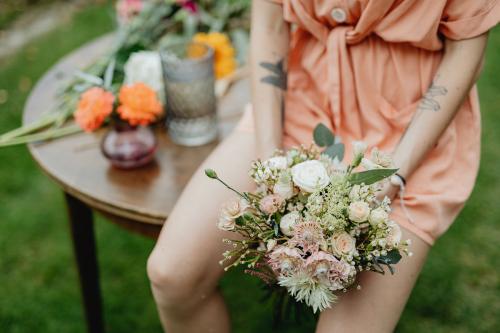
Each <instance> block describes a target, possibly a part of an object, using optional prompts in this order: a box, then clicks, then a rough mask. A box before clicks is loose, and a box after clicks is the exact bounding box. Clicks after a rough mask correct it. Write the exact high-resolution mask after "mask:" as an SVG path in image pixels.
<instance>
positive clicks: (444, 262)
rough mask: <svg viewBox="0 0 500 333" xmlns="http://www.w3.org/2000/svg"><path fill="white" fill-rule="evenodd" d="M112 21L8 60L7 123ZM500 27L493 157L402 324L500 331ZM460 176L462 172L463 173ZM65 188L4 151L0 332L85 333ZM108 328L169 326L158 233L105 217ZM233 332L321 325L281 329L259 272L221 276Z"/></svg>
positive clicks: (0, 113) (490, 65) (3, 112)
mask: <svg viewBox="0 0 500 333" xmlns="http://www.w3.org/2000/svg"><path fill="white" fill-rule="evenodd" d="M112 28H113V20H112V11H111V8H110V7H109V6H106V5H91V6H88V7H86V8H85V9H84V10H82V11H81V12H79V13H78V14H77V15H76V16H75V17H74V18H73V19H72V20H71V21H68V22H64V23H63V24H62V25H61V26H60V27H59V28H57V29H56V30H54V31H52V32H50V33H48V34H47V35H44V36H43V37H40V38H38V39H37V40H35V41H33V42H31V43H29V44H28V45H26V47H24V48H23V49H22V50H20V51H19V52H17V53H16V54H14V55H13V56H11V57H9V58H8V59H4V60H0V132H5V131H6V130H8V129H11V128H13V127H16V126H18V125H19V124H20V121H21V113H22V109H23V105H24V102H25V100H26V97H27V95H28V93H29V90H30V88H31V87H32V85H33V83H34V82H36V81H37V80H38V79H39V78H40V77H41V76H42V75H43V73H44V72H45V71H46V70H47V69H48V68H50V67H51V66H52V65H53V64H54V63H55V62H57V60H58V59H59V58H61V57H62V56H63V55H65V54H66V53H68V52H70V51H71V50H73V49H75V48H77V47H78V46H80V45H82V44H83V43H85V42H86V41H89V40H91V39H93V38H95V37H97V36H99V35H101V34H103V33H105V32H107V31H110V30H111V29H112ZM499 59H500V29H499V28H496V29H495V30H494V31H493V32H492V33H491V36H490V43H489V47H488V50H487V62H486V66H485V69H484V73H483V75H482V77H481V80H480V82H479V91H480V97H481V104H482V121H483V137H482V142H483V145H482V160H481V169H480V173H479V177H478V182H477V186H476V188H475V190H474V193H473V195H472V198H471V200H470V201H469V203H468V204H467V206H466V207H465V209H464V210H463V212H462V214H461V215H460V217H459V218H458V220H457V221H456V223H454V225H453V226H452V228H451V229H450V231H449V232H447V233H446V234H445V235H444V236H443V237H442V238H441V239H440V240H439V241H438V242H437V244H436V245H435V246H434V248H433V249H432V252H431V254H430V257H429V260H428V262H427V264H426V265H425V268H424V270H423V272H422V275H421V277H420V279H419V281H418V283H417V286H416V288H415V290H414V292H413V294H412V296H411V299H410V301H409V303H408V306H407V308H406V309H405V311H404V313H403V316H402V319H401V322H400V324H399V325H398V328H397V332H405V333H408V332H456V333H459V332H494V331H495V330H496V329H498V327H500V319H499V314H500V298H499V294H500V284H499V268H498V264H499V260H498V255H499V251H498V243H499V240H500V231H499V230H500V229H499V228H498V226H497V225H496V224H497V221H498V219H499V218H500V205H498V204H497V202H498V199H499V198H500V175H499V172H498V166H499V164H498V161H499V160H500V130H499V129H500V121H499V116H498V113H499V112H500V110H499V108H500V97H499V96H500V94H499V92H500V61H499ZM457 181H460V179H457ZM65 214H66V212H65V206H64V201H63V196H62V194H61V191H60V190H59V188H58V187H57V186H56V185H55V184H54V183H52V182H51V181H49V180H48V178H47V177H45V176H44V175H43V174H42V173H41V171H40V170H39V169H38V168H37V166H36V165H35V163H34V162H33V161H32V159H31V157H30V156H29V153H28V152H27V150H26V148H25V147H15V148H7V149H2V150H0V332H6V333H18V332H84V331H85V324H84V321H83V314H82V308H81V303H80V294H79V288H78V278H77V275H76V270H75V265H74V260H73V253H72V248H71V242H70V237H69V233H68V226H67V219H66V215H65ZM96 234H97V243H98V255H99V263H100V270H101V286H102V290H103V298H104V310H105V320H106V326H107V329H108V332H161V327H160V325H159V322H158V319H157V314H156V309H155V306H154V303H153V300H152V298H151V294H150V291H149V284H148V280H147V277H146V272H145V263H146V259H147V257H148V254H149V252H150V251H151V249H152V247H153V244H154V243H153V241H151V240H149V239H145V238H143V237H141V236H137V235H133V234H130V233H128V232H126V231H123V230H122V229H120V228H118V227H116V226H115V225H112V224H110V223H108V222H106V221H105V220H104V219H102V218H100V217H97V219H96ZM222 287H223V291H224V293H225V294H226V295H228V296H229V304H230V307H231V310H232V313H233V321H234V332H236V333H241V332H243V333H247V332H248V333H250V332H262V333H267V332H312V331H313V327H314V325H313V323H312V322H307V323H304V324H302V325H300V326H295V327H292V326H291V325H284V326H282V327H281V328H280V329H278V330H273V329H272V328H271V322H272V320H271V315H270V308H269V307H268V306H266V307H261V305H262V304H261V303H260V298H259V296H258V295H259V294H260V291H259V289H258V286H257V283H256V281H255V280H254V279H253V278H250V277H248V276H244V275H242V274H239V272H233V273H229V274H228V276H226V277H225V278H224V279H223V281H222Z"/></svg>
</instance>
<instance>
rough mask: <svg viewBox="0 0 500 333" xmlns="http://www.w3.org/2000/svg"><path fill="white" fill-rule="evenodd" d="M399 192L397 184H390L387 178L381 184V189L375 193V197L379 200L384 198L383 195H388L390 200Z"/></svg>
mask: <svg viewBox="0 0 500 333" xmlns="http://www.w3.org/2000/svg"><path fill="white" fill-rule="evenodd" d="M398 192H399V186H396V185H394V184H392V183H391V182H390V181H389V180H387V181H385V182H384V185H383V186H382V190H380V191H379V192H378V193H377V199H378V200H379V201H382V200H384V198H385V197H388V198H389V199H390V200H391V201H392V200H393V199H394V198H395V197H396V195H397V194H398Z"/></svg>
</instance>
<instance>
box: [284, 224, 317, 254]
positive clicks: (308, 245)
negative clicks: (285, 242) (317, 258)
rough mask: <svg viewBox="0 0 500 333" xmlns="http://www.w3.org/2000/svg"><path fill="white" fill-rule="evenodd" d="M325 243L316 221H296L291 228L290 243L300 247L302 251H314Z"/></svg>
mask: <svg viewBox="0 0 500 333" xmlns="http://www.w3.org/2000/svg"><path fill="white" fill-rule="evenodd" d="M324 243H325V239H324V237H323V232H322V230H321V227H320V226H319V224H318V223H317V222H313V221H305V222H300V223H297V224H296V225H295V226H294V228H293V238H292V239H291V240H290V244H291V245H293V246H298V247H301V248H302V249H303V250H304V252H310V253H313V252H316V251H318V250H319V247H320V245H321V244H324Z"/></svg>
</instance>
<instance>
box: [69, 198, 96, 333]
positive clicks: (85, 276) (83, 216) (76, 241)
mask: <svg viewBox="0 0 500 333" xmlns="http://www.w3.org/2000/svg"><path fill="white" fill-rule="evenodd" d="M65 197H66V203H67V206H68V214H69V221H70V227H71V237H72V239H73V250H74V253H75V259H76V263H77V266H78V275H79V278H80V287H81V292H82V297H83V304H84V307H85V317H86V320H87V329H88V332H90V333H102V332H104V322H103V316H102V301H101V290H100V287H99V270H98V266H97V255H96V246H95V239H94V221H93V217H92V210H91V209H90V208H89V207H88V206H87V205H85V204H84V203H83V202H81V201H80V200H78V199H76V198H75V197H73V196H71V195H70V194H68V193H65Z"/></svg>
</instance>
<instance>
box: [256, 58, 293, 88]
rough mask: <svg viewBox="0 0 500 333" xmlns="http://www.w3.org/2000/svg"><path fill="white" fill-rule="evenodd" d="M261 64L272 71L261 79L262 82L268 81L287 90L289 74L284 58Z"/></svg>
mask: <svg viewBox="0 0 500 333" xmlns="http://www.w3.org/2000/svg"><path fill="white" fill-rule="evenodd" d="M259 65H260V66H261V67H262V68H264V69H266V70H268V71H269V72H270V73H269V75H266V76H264V77H263V78H262V79H260V82H263V83H268V84H270V85H273V86H275V87H277V88H279V89H281V90H286V85H287V82H286V81H287V75H286V71H285V68H284V61H283V59H281V60H279V61H278V62H277V63H275V64H273V63H271V62H261V63H260V64H259Z"/></svg>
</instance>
